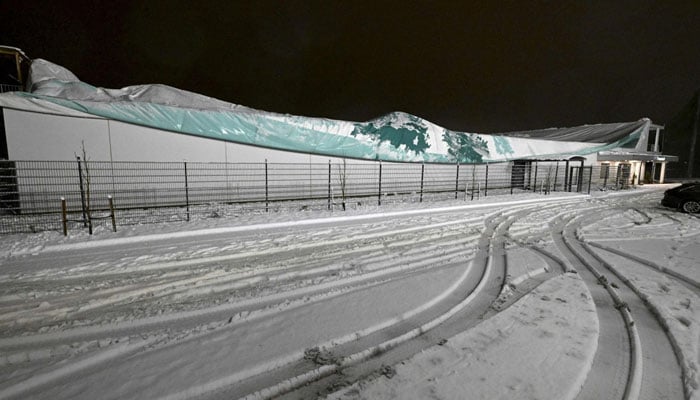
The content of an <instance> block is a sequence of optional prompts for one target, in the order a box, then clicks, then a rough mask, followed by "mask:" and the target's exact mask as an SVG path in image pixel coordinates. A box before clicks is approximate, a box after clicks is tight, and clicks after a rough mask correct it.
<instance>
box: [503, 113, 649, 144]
mask: <svg viewBox="0 0 700 400" xmlns="http://www.w3.org/2000/svg"><path fill="white" fill-rule="evenodd" d="M647 121H649V120H648V119H641V120H639V121H635V122H621V123H612V124H595V125H582V126H576V127H572V128H548V129H536V130H530V131H518V132H504V133H497V135H501V136H509V137H519V138H530V139H545V140H556V141H562V142H589V143H611V142H614V141H616V140H620V139H622V138H624V137H626V136H628V135H630V134H631V133H633V132H635V131H636V130H638V129H639V128H640V127H642V126H643V125H644V124H645V122H647Z"/></svg>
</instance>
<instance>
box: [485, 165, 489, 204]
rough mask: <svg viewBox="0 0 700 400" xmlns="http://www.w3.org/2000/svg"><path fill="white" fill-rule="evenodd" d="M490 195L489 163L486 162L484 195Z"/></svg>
mask: <svg viewBox="0 0 700 400" xmlns="http://www.w3.org/2000/svg"><path fill="white" fill-rule="evenodd" d="M488 195H489V163H486V175H485V177H484V197H486V196H488Z"/></svg>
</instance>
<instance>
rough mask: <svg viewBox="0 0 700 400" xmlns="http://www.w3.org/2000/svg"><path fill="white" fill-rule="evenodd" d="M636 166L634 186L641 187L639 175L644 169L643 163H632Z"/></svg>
mask: <svg viewBox="0 0 700 400" xmlns="http://www.w3.org/2000/svg"><path fill="white" fill-rule="evenodd" d="M632 165H633V166H634V173H633V174H634V179H633V180H632V185H634V186H637V185H639V176H640V175H639V173H640V172H641V169H642V163H641V162H635V163H632Z"/></svg>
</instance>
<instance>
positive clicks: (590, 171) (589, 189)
mask: <svg viewBox="0 0 700 400" xmlns="http://www.w3.org/2000/svg"><path fill="white" fill-rule="evenodd" d="M592 180H593V167H590V169H589V170H588V194H591V181H592Z"/></svg>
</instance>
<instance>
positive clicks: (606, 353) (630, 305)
mask: <svg viewBox="0 0 700 400" xmlns="http://www.w3.org/2000/svg"><path fill="white" fill-rule="evenodd" d="M592 215H594V213H591V212H585V213H581V214H579V215H578V216H576V217H573V218H570V219H568V220H567V221H562V222H560V223H558V224H555V226H554V229H553V236H556V237H555V242H557V244H558V246H559V248H560V251H561V252H562V253H564V254H565V255H566V257H567V258H568V259H569V261H570V262H572V263H573V264H575V265H579V266H580V267H581V266H582V267H584V268H577V269H578V271H579V273H580V274H581V276H582V277H583V278H584V280H585V281H586V283H587V284H588V286H589V289H590V291H591V293H592V295H593V296H594V300H595V302H596V305H597V310H598V314H599V319H600V321H601V338H600V340H599V347H598V351H597V353H596V358H595V360H594V365H593V368H592V370H591V373H589V377H588V379H587V380H586V382H585V383H584V386H583V388H582V390H581V393H580V394H579V398H582V399H587V398H611V399H613V398H621V399H638V398H642V399H655V398H657V395H658V394H659V393H665V394H667V395H668V396H671V397H670V398H683V394H682V391H683V389H682V385H681V381H680V379H679V378H680V375H681V371H680V367H679V365H678V363H677V361H676V360H675V359H674V358H673V357H670V356H669V354H673V350H672V346H671V342H670V338H669V337H668V336H667V335H665V334H664V333H660V332H663V331H662V330H661V329H659V328H660V327H659V325H658V324H659V321H658V320H656V319H655V318H654V317H653V316H652V315H651V313H650V312H649V310H648V309H647V307H646V305H645V304H644V303H643V302H642V301H641V299H640V298H639V297H638V296H637V295H636V294H635V293H633V292H632V291H630V290H629V289H627V288H625V285H624V284H623V283H622V282H623V280H619V277H617V276H612V275H605V274H604V273H603V272H605V271H609V272H613V271H611V270H610V268H609V267H610V266H609V265H608V264H607V263H606V262H605V261H604V260H602V259H601V258H600V257H599V256H598V255H597V254H595V253H594V252H592V251H591V250H590V248H588V247H587V245H586V244H585V243H583V242H582V241H581V240H580V238H579V237H578V235H577V229H578V228H580V227H581V226H582V225H585V223H584V222H583V220H585V219H587V218H588V219H589V220H590V217H591V216H592ZM595 215H596V216H597V217H598V218H601V214H599V213H598V214H595ZM606 215H612V214H611V213H610V212H606V213H603V214H602V218H605V217H606ZM589 223H592V222H589ZM623 279H624V278H623ZM599 286H602V287H603V288H604V289H605V291H606V292H607V294H608V296H609V299H608V300H606V299H604V298H603V297H604V294H603V292H602V289H601V288H600V287H599ZM610 299H611V300H612V303H610ZM611 307H614V308H615V309H617V310H618V314H619V317H618V318H617V320H615V319H614V318H612V319H611V318H610V317H611V314H614V312H613V310H612V308H611ZM632 313H634V315H635V316H636V318H633V317H632V315H633V314H632ZM635 322H636V323H635ZM654 325H656V326H654ZM623 330H624V332H625V333H624V334H623V333H622V332H623ZM615 332H617V333H615ZM623 335H626V340H622V341H621V340H620V339H621V338H622V337H623ZM615 343H617V345H615ZM621 344H622V346H620V345H621ZM619 347H622V348H625V349H627V351H626V352H624V353H625V354H629V355H628V356H627V357H625V356H624V354H621V353H620V349H619ZM614 354H617V356H612V355H614ZM625 358H627V361H625V360H624V359H625ZM669 368H670V369H671V371H672V370H673V369H674V368H675V370H676V371H677V372H678V374H674V373H673V372H669ZM621 370H624V371H625V375H626V376H625V377H623V376H622V375H620V374H619V373H620V371H621ZM645 371H646V373H645ZM659 371H663V372H662V373H658V372H659ZM669 376H670V377H671V378H670V379H669V378H668V377H669ZM674 376H675V378H677V379H674ZM610 377H615V378H613V379H612V380H611V379H610ZM679 391H680V393H679ZM673 393H675V397H674V394H673Z"/></svg>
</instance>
